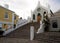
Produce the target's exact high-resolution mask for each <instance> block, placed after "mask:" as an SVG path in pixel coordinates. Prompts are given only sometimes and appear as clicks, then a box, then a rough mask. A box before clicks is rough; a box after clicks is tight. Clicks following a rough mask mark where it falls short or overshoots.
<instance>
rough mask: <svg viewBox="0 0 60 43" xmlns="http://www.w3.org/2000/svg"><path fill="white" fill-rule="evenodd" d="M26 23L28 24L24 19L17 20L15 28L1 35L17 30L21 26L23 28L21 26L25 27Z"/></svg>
mask: <svg viewBox="0 0 60 43" xmlns="http://www.w3.org/2000/svg"><path fill="white" fill-rule="evenodd" d="M27 23H29V21H28V20H25V19H24V20H19V21H18V23H17V24H16V28H13V29H9V30H7V31H5V32H4V33H3V36H5V35H7V34H9V33H10V32H12V31H14V30H16V29H18V28H19V27H21V26H23V25H26V24H27Z"/></svg>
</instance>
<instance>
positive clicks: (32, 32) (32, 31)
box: [30, 26, 34, 40]
mask: <svg viewBox="0 0 60 43" xmlns="http://www.w3.org/2000/svg"><path fill="white" fill-rule="evenodd" d="M33 39H34V26H30V40H33Z"/></svg>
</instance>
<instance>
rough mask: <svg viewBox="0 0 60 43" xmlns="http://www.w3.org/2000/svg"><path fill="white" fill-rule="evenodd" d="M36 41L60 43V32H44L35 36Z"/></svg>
mask: <svg viewBox="0 0 60 43" xmlns="http://www.w3.org/2000/svg"><path fill="white" fill-rule="evenodd" d="M35 40H38V41H40V42H41V43H60V32H44V33H40V34H37V35H36V34H35Z"/></svg>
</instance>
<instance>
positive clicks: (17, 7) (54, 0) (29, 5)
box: [0, 0, 60, 19]
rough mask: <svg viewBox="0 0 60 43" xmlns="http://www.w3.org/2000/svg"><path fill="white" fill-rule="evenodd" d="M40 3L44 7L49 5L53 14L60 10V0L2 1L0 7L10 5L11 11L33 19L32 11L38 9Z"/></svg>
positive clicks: (24, 17) (0, 0)
mask: <svg viewBox="0 0 60 43" xmlns="http://www.w3.org/2000/svg"><path fill="white" fill-rule="evenodd" d="M38 1H40V3H41V5H43V6H46V3H48V4H49V5H50V8H51V10H52V11H53V12H55V11H57V10H59V9H60V0H0V5H2V6H4V4H8V5H9V9H10V10H12V11H14V12H16V14H17V15H19V17H22V18H23V19H27V17H28V16H29V17H31V10H34V9H35V8H36V6H37V3H38ZM46 7H47V6H46Z"/></svg>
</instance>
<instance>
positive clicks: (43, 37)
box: [5, 23, 60, 43]
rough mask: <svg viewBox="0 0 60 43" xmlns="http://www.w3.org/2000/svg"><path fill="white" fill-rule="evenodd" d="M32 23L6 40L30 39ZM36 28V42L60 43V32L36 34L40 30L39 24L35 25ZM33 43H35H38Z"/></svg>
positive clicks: (19, 29)
mask: <svg viewBox="0 0 60 43" xmlns="http://www.w3.org/2000/svg"><path fill="white" fill-rule="evenodd" d="M31 25H32V23H28V24H26V25H24V26H22V27H19V28H18V29H17V30H15V31H13V32H11V33H9V34H8V35H6V36H5V37H6V38H19V39H30V38H29V37H30V26H31ZM33 25H34V28H35V37H34V40H35V41H38V43H60V32H44V33H40V34H36V30H37V29H38V28H39V23H33ZM35 41H33V43H36V42H35Z"/></svg>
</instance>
